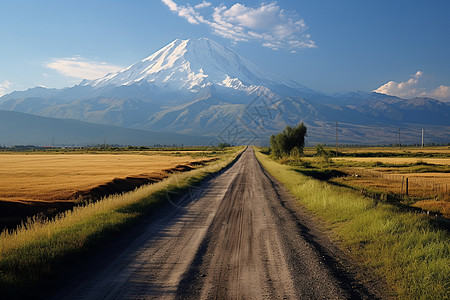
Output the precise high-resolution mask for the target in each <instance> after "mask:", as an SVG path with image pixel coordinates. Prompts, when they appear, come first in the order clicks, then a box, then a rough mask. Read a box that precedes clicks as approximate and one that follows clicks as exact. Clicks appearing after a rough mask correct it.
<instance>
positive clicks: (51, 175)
mask: <svg viewBox="0 0 450 300" xmlns="http://www.w3.org/2000/svg"><path fill="white" fill-rule="evenodd" d="M200 160H202V159H201V158H196V159H194V158H192V157H190V156H164V155H133V154H118V155H116V154H64V155H62V154H45V155H39V154H29V155H26V154H5V155H0V201H20V202H22V201H26V202H28V201H58V200H65V199H69V198H70V197H71V196H72V195H74V193H76V192H77V191H85V190H89V189H91V188H94V187H96V186H99V185H101V184H104V183H107V182H109V181H111V180H113V179H115V178H126V177H129V176H130V177H133V176H140V177H142V176H143V177H148V176H157V175H158V174H160V173H161V171H162V170H165V169H170V168H174V167H176V166H177V165H189V164H190V163H192V162H195V161H200Z"/></svg>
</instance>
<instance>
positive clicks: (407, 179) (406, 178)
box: [405, 177, 408, 196]
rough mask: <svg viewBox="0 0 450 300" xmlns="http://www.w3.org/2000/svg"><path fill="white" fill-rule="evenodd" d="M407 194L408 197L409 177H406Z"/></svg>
mask: <svg viewBox="0 0 450 300" xmlns="http://www.w3.org/2000/svg"><path fill="white" fill-rule="evenodd" d="M405 194H406V196H408V177H406V188H405Z"/></svg>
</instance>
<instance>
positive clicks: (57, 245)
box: [0, 148, 243, 299]
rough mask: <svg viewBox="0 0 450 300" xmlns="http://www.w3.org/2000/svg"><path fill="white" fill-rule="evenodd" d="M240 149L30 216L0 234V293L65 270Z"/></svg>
mask: <svg viewBox="0 0 450 300" xmlns="http://www.w3.org/2000/svg"><path fill="white" fill-rule="evenodd" d="M242 151H243V149H242V148H235V149H234V151H231V152H229V153H227V154H224V155H223V156H222V157H221V158H220V159H219V160H218V161H215V162H213V163H211V164H209V165H207V166H205V167H202V168H199V169H195V170H192V171H189V172H185V173H180V174H177V175H176V176H171V177H169V178H167V179H165V180H163V181H161V182H158V183H155V184H152V185H147V186H143V187H141V188H138V189H136V190H135V191H133V192H129V193H124V194H121V195H114V196H110V197H107V198H105V199H102V200H101V201H98V202H94V203H90V204H87V205H85V206H81V207H76V208H75V209H74V210H73V211H68V212H65V213H63V214H61V215H59V216H57V217H56V218H54V219H52V220H38V219H31V220H29V221H28V222H27V223H26V224H23V225H22V226H21V227H19V228H18V229H16V230H14V231H10V232H8V231H4V232H2V233H1V234H0V291H1V296H0V298H2V299H9V298H15V299H18V298H23V297H26V296H27V295H33V294H34V293H36V291H41V290H42V289H43V288H42V284H43V283H45V281H46V279H50V280H51V278H53V277H54V276H55V275H54V274H60V273H62V272H64V271H65V272H67V271H68V270H64V268H65V267H66V266H67V265H70V264H73V261H74V260H77V259H80V258H81V257H82V256H84V255H89V253H90V251H93V250H95V249H96V247H99V245H100V244H101V243H102V242H104V241H106V240H108V239H110V238H112V237H114V236H115V235H116V234H119V233H120V232H123V231H125V230H126V229H127V227H128V226H130V225H131V224H133V223H134V222H136V221H137V220H139V219H141V218H142V217H143V216H145V215H147V214H148V213H149V212H151V211H152V210H154V209H155V207H157V206H159V205H161V204H162V203H164V202H166V201H167V200H168V197H167V193H168V192H170V193H171V194H172V193H177V192H183V191H185V190H186V189H187V188H188V187H189V186H192V185H197V184H199V183H200V181H202V180H203V179H205V178H206V177H208V176H209V175H210V174H212V173H215V172H218V171H220V170H221V169H223V168H225V167H226V166H228V165H229V164H230V163H232V162H233V161H234V160H235V159H236V157H237V156H238V155H239V153H241V152H242Z"/></svg>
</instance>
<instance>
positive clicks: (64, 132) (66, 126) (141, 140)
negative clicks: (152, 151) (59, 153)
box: [0, 110, 217, 146]
mask: <svg viewBox="0 0 450 300" xmlns="http://www.w3.org/2000/svg"><path fill="white" fill-rule="evenodd" d="M105 142H106V143H107V144H117V145H132V146H153V145H155V144H160V145H173V144H176V145H182V144H183V145H186V146H188V145H209V144H217V141H215V140H214V139H211V138H208V137H199V136H188V135H183V134H176V133H166V132H164V133H162V132H151V131H146V130H137V129H129V128H122V127H117V126H109V125H99V124H92V123H87V122H82V121H78V120H66V119H56V118H46V117H39V116H34V115H30V114H25V113H19V112H13V111H4V110H0V145H8V146H9V145H39V146H46V145H61V146H64V145H78V146H81V145H95V144H103V143H105Z"/></svg>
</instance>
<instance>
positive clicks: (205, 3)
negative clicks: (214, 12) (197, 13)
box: [194, 0, 211, 9]
mask: <svg viewBox="0 0 450 300" xmlns="http://www.w3.org/2000/svg"><path fill="white" fill-rule="evenodd" d="M209 6H211V2H206V1H205V0H203V2H202V3H200V4H197V5H196V6H194V8H195V9H199V8H205V7H209Z"/></svg>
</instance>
